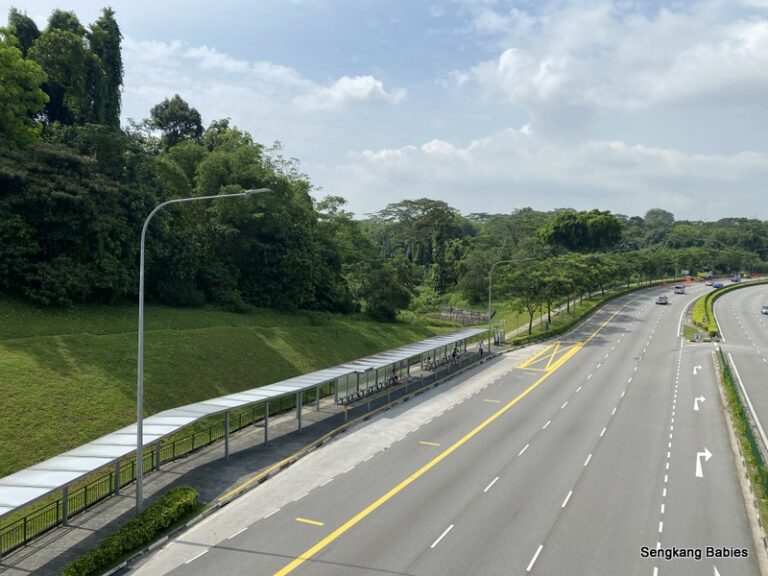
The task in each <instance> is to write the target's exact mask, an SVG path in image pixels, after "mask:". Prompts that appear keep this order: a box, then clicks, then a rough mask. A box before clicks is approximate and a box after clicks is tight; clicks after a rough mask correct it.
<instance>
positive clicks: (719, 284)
mask: <svg viewBox="0 0 768 576" xmlns="http://www.w3.org/2000/svg"><path fill="white" fill-rule="evenodd" d="M722 287H723V283H722V282H715V283H714V284H712V288H715V289H717V288H722Z"/></svg>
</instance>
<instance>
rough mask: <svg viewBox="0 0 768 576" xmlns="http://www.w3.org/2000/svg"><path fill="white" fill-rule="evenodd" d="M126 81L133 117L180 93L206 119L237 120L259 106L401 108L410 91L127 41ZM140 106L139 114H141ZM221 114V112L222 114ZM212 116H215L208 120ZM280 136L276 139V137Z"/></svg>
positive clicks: (203, 49) (203, 50)
mask: <svg viewBox="0 0 768 576" xmlns="http://www.w3.org/2000/svg"><path fill="white" fill-rule="evenodd" d="M123 58H124V60H125V69H126V80H125V86H126V89H125V95H124V98H123V100H124V101H125V102H129V101H130V102H131V103H132V104H133V107H132V108H129V109H126V110H125V113H126V115H127V116H129V117H134V118H136V117H138V118H140V117H142V116H143V115H146V114H147V113H148V111H149V109H150V108H151V106H153V105H154V104H157V103H158V102H159V101H160V100H162V99H163V98H167V97H169V96H172V95H173V94H174V93H179V94H180V95H181V96H182V98H185V99H187V100H188V101H189V102H190V104H191V105H193V106H195V107H196V108H198V109H199V110H200V111H201V113H203V115H204V116H207V115H208V114H209V113H213V114H214V116H216V115H218V116H216V117H219V116H221V115H223V116H233V115H236V114H235V113H236V112H238V111H241V110H247V109H249V108H250V109H251V110H253V109H254V105H258V106H260V107H261V108H260V110H261V111H264V112H269V111H274V110H277V109H280V110H282V111H283V112H284V113H285V114H289V113H291V112H293V113H295V112H297V111H303V112H310V111H314V110H344V109H345V108H347V107H348V106H350V105H352V104H358V105H359V104H365V103H371V102H384V103H386V104H398V103H400V102H401V101H402V100H403V99H404V98H405V90H404V89H401V88H398V89H394V90H387V89H386V88H385V87H384V83H383V82H382V81H381V80H378V79H376V78H375V77H374V76H370V75H366V76H342V77H341V78H339V79H337V80H335V81H333V82H331V83H330V84H328V85H321V84H318V83H316V82H313V81H311V80H309V79H308V78H306V77H304V76H302V75H301V73H299V72H298V71H297V70H295V69H293V68H291V67H288V66H283V65H280V64H275V63H272V62H266V61H248V60H244V59H239V58H233V57H231V56H229V55H227V54H225V53H223V52H220V51H219V50H217V49H215V48H211V47H209V46H190V45H187V44H185V43H183V42H180V41H177V40H173V41H170V42H154V41H141V42H138V41H135V40H133V39H131V38H130V37H126V38H125V39H124V41H123ZM139 106H141V108H143V110H141V111H140V112H139V113H138V115H137V113H136V109H137V108H138V107H139ZM219 110H221V111H222V112H218V111H219ZM209 117H210V116H209ZM276 137H277V136H276Z"/></svg>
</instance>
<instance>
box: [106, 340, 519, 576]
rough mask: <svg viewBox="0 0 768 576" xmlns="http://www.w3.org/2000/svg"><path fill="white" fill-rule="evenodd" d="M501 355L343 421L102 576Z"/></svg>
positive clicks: (111, 574)
mask: <svg viewBox="0 0 768 576" xmlns="http://www.w3.org/2000/svg"><path fill="white" fill-rule="evenodd" d="M502 353H505V352H495V353H489V354H488V355H487V356H486V357H485V358H483V359H480V360H478V361H477V362H475V363H473V364H470V365H468V366H465V367H464V368H461V369H459V370H457V371H456V372H452V373H451V374H449V375H447V376H446V377H444V378H441V379H439V380H435V381H434V382H433V383H431V384H427V385H426V386H423V387H421V388H419V389H418V390H414V391H413V392H410V393H408V394H406V395H404V396H401V397H400V398H397V399H395V400H393V401H391V402H388V403H387V404H384V405H383V406H379V407H378V408H374V409H373V410H371V411H370V412H366V413H365V414H363V415H361V416H358V417H357V418H354V419H352V420H350V421H349V422H345V423H344V424H342V425H341V426H339V427H337V428H334V429H333V430H331V431H330V432H328V433H326V434H324V435H323V436H321V437H320V438H318V439H317V440H315V441H313V442H311V443H309V444H307V445H306V446H305V447H303V448H302V449H300V450H299V451H297V452H295V453H293V454H291V455H290V456H288V457H287V458H284V459H283V460H281V461H279V462H277V463H275V464H273V465H272V466H270V467H269V468H267V469H266V470H264V471H262V472H259V473H258V474H256V475H255V476H254V477H253V478H250V479H248V480H246V481H245V482H244V483H242V484H241V485H240V486H238V487H237V488H234V489H233V490H231V491H230V492H228V493H227V494H225V496H224V497H222V498H221V499H219V500H218V501H217V502H215V503H212V504H211V505H210V506H209V507H208V508H206V509H205V510H203V511H202V512H201V513H200V514H198V515H197V516H195V517H193V518H191V519H190V520H189V521H187V522H186V523H184V524H182V525H180V526H177V527H176V528H174V529H173V530H171V531H170V532H168V534H166V535H165V536H162V537H161V538H159V539H158V540H156V541H154V542H152V543H151V544H149V545H148V546H146V547H145V548H142V549H141V550H139V551H137V552H134V553H133V554H132V555H131V556H130V557H128V558H126V559H125V560H123V561H122V562H121V563H120V564H118V565H117V566H115V567H114V568H112V569H110V570H109V571H107V572H104V573H103V575H102V576H114V575H116V574H121V573H122V572H123V571H124V570H126V569H128V568H131V567H132V565H133V564H135V563H136V562H138V561H139V560H140V559H141V558H142V557H143V556H145V555H147V554H149V553H150V552H153V551H155V550H156V549H158V548H160V547H162V546H163V545H164V544H166V543H167V542H168V541H169V540H171V539H172V538H174V537H175V536H177V535H178V534H180V533H182V532H184V531H185V530H188V529H189V528H192V527H193V526H194V525H195V524H197V523H198V522H200V521H202V520H204V519H205V518H207V517H208V516H210V515H211V514H213V513H215V512H218V511H219V510H220V509H222V508H223V507H225V506H226V505H227V504H229V503H230V502H233V501H235V500H237V499H238V498H239V497H240V496H243V495H244V494H246V493H248V492H250V491H251V490H252V489H253V488H255V487H256V486H258V485H259V484H262V483H263V482H265V481H266V480H268V479H270V478H272V477H273V476H275V475H276V474H278V473H279V472H281V471H283V470H285V469H286V468H288V467H289V466H290V465H291V464H293V463H295V462H297V461H298V460H300V459H301V458H303V457H304V456H306V455H307V454H309V453H310V452H312V451H314V450H315V449H317V448H319V447H321V446H322V445H323V444H325V443H326V442H327V441H328V440H331V439H333V438H334V437H335V436H338V435H339V434H342V433H344V432H346V431H347V430H348V429H350V428H351V427H353V426H355V425H356V424H359V423H360V422H364V421H366V420H369V419H370V418H372V417H374V416H377V415H378V414H379V413H381V412H385V411H387V410H389V409H390V408H393V407H394V406H397V405H398V404H402V403H404V402H407V401H408V400H410V399H412V398H415V397H416V396H418V395H419V394H422V393H424V392H426V391H428V390H431V389H432V388H435V387H437V386H438V385H439V384H442V383H444V382H447V381H449V380H450V379H452V378H453V377H454V376H457V375H459V374H463V373H464V372H467V371H468V370H470V369H473V368H477V367H478V366H481V365H482V364H486V363H487V362H489V361H491V360H493V359H495V358H497V357H498V356H500V355H501V354H502Z"/></svg>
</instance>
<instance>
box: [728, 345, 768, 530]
mask: <svg viewBox="0 0 768 576" xmlns="http://www.w3.org/2000/svg"><path fill="white" fill-rule="evenodd" d="M717 361H718V364H719V366H720V377H721V381H722V383H723V393H724V395H725V401H726V405H727V407H728V411H729V412H730V414H731V420H732V422H733V428H734V432H735V434H736V438H737V440H738V442H739V447H740V448H741V453H742V455H743V456H744V462H745V464H746V467H747V473H748V475H749V480H750V482H751V484H752V490H753V491H754V495H755V500H756V501H757V504H758V510H759V514H760V519H761V522H762V525H763V526H766V522H768V468H767V467H766V465H765V460H764V459H763V453H762V451H761V450H760V447H759V445H758V440H757V438H756V437H755V432H754V429H753V427H752V423H751V419H750V417H749V414H748V412H747V409H746V407H745V406H744V401H743V399H742V397H741V394H740V393H739V390H738V388H737V385H736V380H735V378H734V376H733V372H732V370H731V366H730V363H729V362H728V360H727V359H726V357H725V355H724V354H723V352H722V350H718V351H717Z"/></svg>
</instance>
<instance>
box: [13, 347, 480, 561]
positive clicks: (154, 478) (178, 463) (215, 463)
mask: <svg viewBox="0 0 768 576" xmlns="http://www.w3.org/2000/svg"><path fill="white" fill-rule="evenodd" d="M492 357H493V355H491V354H488V355H485V356H484V358H483V360H487V359H489V358H492ZM474 358H476V357H475V356H474V355H470V356H468V357H467V361H465V362H464V363H462V364H461V365H459V366H453V367H450V366H446V367H445V369H444V370H441V371H440V372H438V373H423V374H422V373H419V371H418V366H414V367H413V368H412V372H413V374H414V376H413V379H412V380H411V381H410V382H409V384H408V386H405V385H400V386H398V387H397V388H396V389H393V390H389V391H386V390H383V391H380V392H378V393H376V394H374V395H372V396H370V397H368V398H364V399H362V400H359V401H357V402H356V403H354V404H352V405H348V406H347V407H346V410H345V407H344V406H338V405H336V404H335V403H334V401H333V398H327V399H325V400H321V403H320V409H319V410H317V409H316V406H315V404H314V403H312V404H305V405H304V409H303V411H302V431H301V432H298V431H297V421H296V411H295V410H292V411H290V412H287V413H285V414H281V415H279V416H273V417H271V418H270V424H269V443H268V444H267V445H266V446H265V445H264V430H263V428H262V427H259V426H249V427H247V428H244V429H242V430H240V431H238V432H236V433H233V434H231V435H230V439H229V451H230V456H229V459H228V460H226V459H225V457H224V443H223V441H219V442H215V443H214V444H211V445H209V446H206V447H204V448H201V449H200V450H198V451H196V452H193V453H191V454H189V455H188V456H186V457H183V458H180V459H178V460H175V461H173V462H169V463H167V464H164V465H163V467H162V470H160V471H159V472H155V473H152V474H150V475H149V476H147V477H146V478H145V482H144V496H145V500H146V502H151V501H152V500H153V499H155V498H157V497H158V496H159V495H161V494H162V493H164V492H165V491H166V490H167V489H168V488H169V487H171V486H174V485H177V484H188V485H191V486H194V487H195V488H196V489H197V490H198V492H199V493H200V500H201V501H203V502H214V501H216V500H217V498H219V497H221V496H222V495H223V494H226V493H228V492H231V491H232V490H234V489H236V488H237V487H238V486H240V485H242V484H243V483H244V482H246V481H247V480H249V479H252V478H254V477H255V476H258V475H259V474H262V473H263V472H264V471H267V470H268V469H269V468H270V467H273V466H274V465H275V464H276V463H279V462H281V461H282V460H284V459H286V458H289V457H290V456H292V455H295V454H296V453H297V452H299V451H300V450H302V449H303V448H305V447H306V446H308V445H310V444H312V443H313V442H316V441H318V440H320V439H322V438H323V436H326V435H328V434H330V433H331V432H332V431H334V430H336V429H337V428H339V427H341V426H343V425H344V424H345V422H347V421H352V420H353V419H355V418H358V417H361V416H364V415H365V414H366V413H368V412H369V411H372V410H376V409H377V408H382V407H384V406H386V405H387V404H388V403H389V402H391V401H395V400H397V399H398V398H402V397H404V396H406V395H409V394H413V393H415V392H417V391H420V390H426V389H428V388H430V387H432V386H433V385H435V384H436V383H438V382H441V381H443V380H445V379H448V378H450V377H451V376H453V375H454V374H456V373H457V372H459V371H463V370H464V369H466V368H470V367H474V366H477V365H478V362H477V361H476V360H474ZM345 412H346V414H345ZM135 498H136V487H135V483H131V484H129V485H127V486H126V487H125V488H123V489H121V491H120V495H119V496H112V497H110V498H108V499H106V500H104V501H103V502H101V503H99V504H97V505H95V506H93V507H92V508H89V509H87V510H86V511H84V512H82V513H80V514H78V515H76V516H75V517H73V518H72V519H71V520H70V522H69V523H68V524H67V525H66V526H59V527H57V528H54V529H53V530H51V531H50V532H48V533H47V534H44V535H43V536H40V537H39V538H37V539H35V540H34V541H32V542H31V543H30V544H28V545H27V546H26V547H23V548H20V549H18V550H16V551H14V552H11V553H10V554H8V555H6V556H3V558H2V559H0V574H1V575H2V576H27V575H39V576H48V575H55V574H59V573H60V572H61V570H63V569H64V567H65V566H66V565H67V564H69V563H70V562H71V561H72V560H74V559H75V558H76V557H77V556H79V555H80V554H82V553H84V552H86V551H88V550H90V549H91V548H93V547H94V546H95V545H96V544H97V543H98V542H100V541H101V540H102V539H103V538H104V537H106V536H108V535H109V534H111V533H113V532H114V531H115V530H117V529H118V528H119V527H120V526H121V525H122V524H124V523H125V522H126V521H127V520H128V519H130V518H131V517H132V516H133V513H134V510H135V505H136V500H135Z"/></svg>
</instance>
